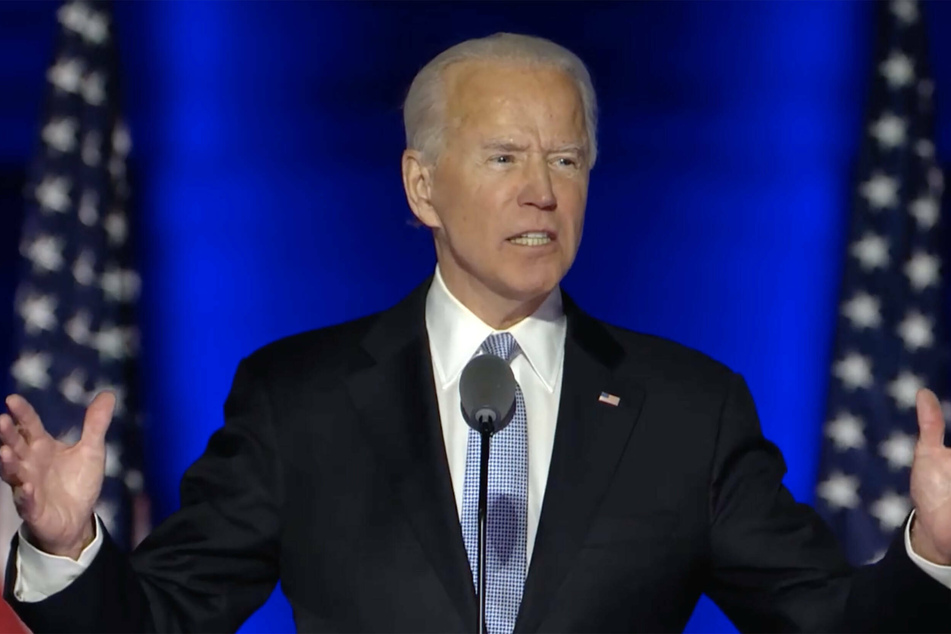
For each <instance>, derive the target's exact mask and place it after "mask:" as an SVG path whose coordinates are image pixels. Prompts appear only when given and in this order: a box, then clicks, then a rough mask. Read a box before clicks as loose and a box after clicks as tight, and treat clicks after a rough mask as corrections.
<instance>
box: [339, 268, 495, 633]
mask: <svg viewBox="0 0 951 634" xmlns="http://www.w3.org/2000/svg"><path fill="white" fill-rule="evenodd" d="M429 284H430V280H427V281H426V282H425V283H423V284H422V285H421V286H420V287H418V288H417V289H416V290H415V291H413V293H411V294H410V295H409V296H408V297H407V298H406V299H404V300H403V301H402V302H401V303H400V304H398V305H397V306H395V307H394V308H393V309H391V310H390V311H387V312H386V313H384V314H383V315H382V316H381V317H380V319H379V320H378V322H377V323H376V324H375V325H374V327H373V328H372V329H371V330H370V332H368V334H367V336H366V337H365V338H364V341H363V347H364V349H365V350H366V351H367V352H368V353H369V354H370V356H371V357H373V359H374V360H375V364H374V365H372V366H371V367H369V368H367V369H363V370H360V371H358V372H355V373H354V374H352V375H351V376H350V377H348V379H347V384H348V389H349V392H350V396H351V399H352V400H353V402H354V404H355V405H356V408H357V409H358V411H359V412H360V414H361V418H362V420H363V421H364V423H365V425H366V429H367V431H368V435H369V436H370V438H371V442H372V443H373V445H374V447H375V449H376V451H377V454H378V455H379V457H380V459H381V461H383V462H384V463H385V464H386V465H387V468H388V471H389V473H390V476H391V478H392V479H393V483H394V490H395V491H396V493H397V494H398V495H399V497H400V499H401V501H402V504H403V506H404V508H405V510H406V513H407V517H408V519H409V521H410V524H411V525H412V527H413V530H414V531H415V533H416V536H417V538H418V540H419V543H420V545H421V547H422V548H423V550H424V551H425V552H426V554H427V556H428V558H429V561H430V563H431V565H432V566H433V568H434V569H435V571H436V574H437V576H438V578H439V580H440V581H441V582H442V585H443V587H444V589H445V591H446V594H447V595H448V596H449V598H450V600H451V601H452V603H453V604H454V605H455V607H456V610H457V611H458V613H459V617H460V622H459V626H460V629H461V630H467V629H471V626H472V625H473V624H475V622H476V617H477V613H476V609H477V606H476V597H475V591H474V589H473V587H472V575H471V573H470V571H469V560H468V558H467V556H466V551H465V545H464V543H463V540H462V532H461V530H460V527H459V517H458V514H457V511H456V503H455V497H454V495H453V491H452V481H451V478H450V475H449V464H448V461H447V458H446V449H445V443H444V442H443V434H442V427H441V425H440V422H439V409H438V406H437V402H436V389H435V382H434V379H433V370H432V361H431V357H430V352H429V340H428V337H427V335H426V326H425V317H424V311H425V298H426V291H427V290H428V288H429Z"/></svg>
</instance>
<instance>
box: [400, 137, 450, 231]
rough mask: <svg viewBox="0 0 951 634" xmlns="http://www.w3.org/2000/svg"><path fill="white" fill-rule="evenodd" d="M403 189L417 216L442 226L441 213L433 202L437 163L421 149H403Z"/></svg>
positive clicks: (427, 222)
mask: <svg viewBox="0 0 951 634" xmlns="http://www.w3.org/2000/svg"><path fill="white" fill-rule="evenodd" d="M402 168H403V190H404V191H405V192H406V201H407V202H408V203H409V208H410V209H411V210H412V211H413V215H414V216H416V218H417V219H418V220H419V221H420V222H421V223H423V224H424V225H426V226H427V227H429V228H430V229H437V228H441V227H442V223H441V222H440V220H439V215H438V214H437V213H436V209H435V207H433V203H432V192H433V169H434V168H435V165H433V164H431V163H429V162H427V161H426V160H425V158H424V157H423V155H422V153H421V152H420V151H419V150H410V149H407V150H404V151H403V160H402Z"/></svg>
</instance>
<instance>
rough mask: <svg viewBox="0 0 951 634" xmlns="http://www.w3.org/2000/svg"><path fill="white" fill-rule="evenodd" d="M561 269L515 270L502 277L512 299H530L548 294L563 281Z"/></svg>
mask: <svg viewBox="0 0 951 634" xmlns="http://www.w3.org/2000/svg"><path fill="white" fill-rule="evenodd" d="M562 277H563V276H562V275H561V273H560V271H551V270H548V271H537V272H532V271H526V270H521V271H515V272H512V273H511V274H510V275H509V276H507V277H502V280H503V283H504V285H505V286H506V287H507V289H508V291H509V294H510V296H511V298H512V299H517V300H519V301H528V300H531V299H535V298H537V297H539V296H542V295H548V293H550V292H551V290H552V289H553V288H555V287H556V286H558V283H559V282H560V281H561V278H562Z"/></svg>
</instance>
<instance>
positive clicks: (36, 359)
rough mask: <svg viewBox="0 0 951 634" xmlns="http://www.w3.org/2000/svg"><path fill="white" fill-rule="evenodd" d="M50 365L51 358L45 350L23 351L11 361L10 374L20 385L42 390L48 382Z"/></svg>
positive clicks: (51, 363)
mask: <svg viewBox="0 0 951 634" xmlns="http://www.w3.org/2000/svg"><path fill="white" fill-rule="evenodd" d="M51 365H53V358H52V357H51V356H50V355H49V354H48V353H46V352H24V353H23V354H21V355H20V357H19V358H18V359H17V360H16V361H15V362H14V363H13V367H12V368H11V369H10V374H12V375H13V378H14V379H15V380H16V382H17V383H18V384H19V385H20V386H26V387H30V388H33V389H36V390H43V389H46V387H47V386H49V384H50V366H51Z"/></svg>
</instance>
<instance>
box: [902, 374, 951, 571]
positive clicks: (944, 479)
mask: <svg viewBox="0 0 951 634" xmlns="http://www.w3.org/2000/svg"><path fill="white" fill-rule="evenodd" d="M917 401H918V403H917V405H918V444H917V445H916V446H915V460H914V462H913V463H912V466H911V499H912V502H913V503H914V505H915V518H914V524H913V525H912V527H911V547H912V549H913V550H914V551H915V553H917V554H918V555H920V556H922V557H924V558H925V559H927V560H928V561H930V562H932V563H935V564H940V565H944V566H948V565H951V449H949V448H948V447H945V446H944V416H943V415H942V412H941V404H940V403H939V402H938V397H937V396H935V394H934V392H932V391H931V390H919V391H918V398H917Z"/></svg>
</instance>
